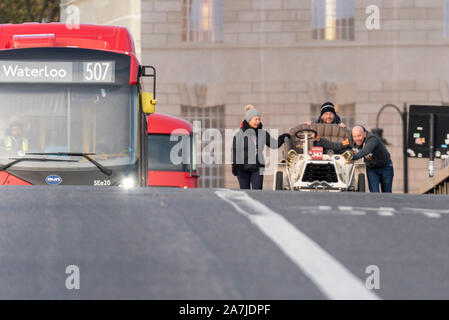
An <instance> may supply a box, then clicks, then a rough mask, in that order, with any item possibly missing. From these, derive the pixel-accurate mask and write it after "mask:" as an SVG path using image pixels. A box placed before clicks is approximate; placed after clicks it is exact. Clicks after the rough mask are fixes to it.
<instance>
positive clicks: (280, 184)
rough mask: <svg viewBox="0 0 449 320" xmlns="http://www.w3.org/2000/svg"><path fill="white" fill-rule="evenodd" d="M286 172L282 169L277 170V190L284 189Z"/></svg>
mask: <svg viewBox="0 0 449 320" xmlns="http://www.w3.org/2000/svg"><path fill="white" fill-rule="evenodd" d="M283 187H284V174H283V173H282V171H278V172H276V190H283V189H284V188H283Z"/></svg>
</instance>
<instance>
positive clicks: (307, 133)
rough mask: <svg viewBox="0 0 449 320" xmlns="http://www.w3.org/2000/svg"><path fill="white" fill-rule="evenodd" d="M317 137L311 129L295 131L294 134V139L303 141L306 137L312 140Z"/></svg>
mask: <svg viewBox="0 0 449 320" xmlns="http://www.w3.org/2000/svg"><path fill="white" fill-rule="evenodd" d="M317 135H318V133H317V132H316V131H315V130H312V129H300V130H298V131H296V133H295V136H296V138H298V139H299V140H305V139H306V137H307V138H308V139H313V138H314V137H316V136H317Z"/></svg>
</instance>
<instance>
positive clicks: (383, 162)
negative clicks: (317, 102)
mask: <svg viewBox="0 0 449 320" xmlns="http://www.w3.org/2000/svg"><path fill="white" fill-rule="evenodd" d="M316 140H317V141H319V142H320V144H321V145H323V146H324V147H325V148H328V149H334V150H335V149H349V150H351V149H352V150H353V151H354V153H355V154H354V156H353V158H352V159H353V160H358V159H361V158H363V159H364V162H365V164H366V173H367V175H368V184H369V190H370V191H371V192H379V185H380V187H381V190H382V192H392V186H393V176H394V170H393V163H392V161H391V156H390V153H389V152H388V150H387V148H386V147H385V145H384V144H383V143H382V141H381V140H380V138H379V137H377V136H376V135H374V134H372V133H371V132H368V131H366V130H365V128H364V127H362V126H355V127H354V128H353V129H352V134H351V137H350V138H349V139H346V140H344V141H342V142H339V143H335V142H331V141H328V140H326V139H324V138H320V137H316Z"/></svg>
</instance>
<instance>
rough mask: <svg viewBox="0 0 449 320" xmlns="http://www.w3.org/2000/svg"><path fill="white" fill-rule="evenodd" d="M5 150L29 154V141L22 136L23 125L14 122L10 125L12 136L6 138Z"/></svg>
mask: <svg viewBox="0 0 449 320" xmlns="http://www.w3.org/2000/svg"><path fill="white" fill-rule="evenodd" d="M5 149H6V151H7V152H27V151H28V139H26V138H24V137H23V135H22V124H21V123H20V122H13V123H11V125H10V134H9V135H8V136H6V138H5Z"/></svg>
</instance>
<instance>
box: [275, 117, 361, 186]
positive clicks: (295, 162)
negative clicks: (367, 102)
mask: <svg viewBox="0 0 449 320" xmlns="http://www.w3.org/2000/svg"><path fill="white" fill-rule="evenodd" d="M316 134H318V135H319V136H320V137H323V138H326V139H327V140H329V141H333V142H342V141H344V140H345V139H348V138H349V137H350V134H351V133H350V132H349V131H348V130H347V129H346V128H341V127H339V126H338V125H336V124H311V125H307V124H301V125H299V126H296V127H294V128H292V129H291V130H290V135H291V139H289V140H288V141H286V143H285V144H284V150H283V151H282V153H283V159H282V160H281V161H280V163H279V164H278V165H277V168H276V171H275V178H274V181H273V189H274V190H301V191H333V192H339V191H357V192H365V189H366V183H367V181H366V167H365V164H364V163H363V160H358V161H353V160H352V155H353V153H352V151H345V150H329V149H325V148H323V147H322V146H319V144H318V143H316V142H314V137H315V135H316ZM317 144H318V145H317Z"/></svg>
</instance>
